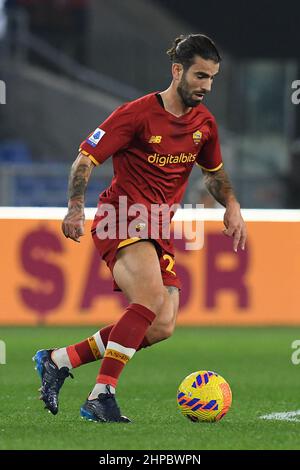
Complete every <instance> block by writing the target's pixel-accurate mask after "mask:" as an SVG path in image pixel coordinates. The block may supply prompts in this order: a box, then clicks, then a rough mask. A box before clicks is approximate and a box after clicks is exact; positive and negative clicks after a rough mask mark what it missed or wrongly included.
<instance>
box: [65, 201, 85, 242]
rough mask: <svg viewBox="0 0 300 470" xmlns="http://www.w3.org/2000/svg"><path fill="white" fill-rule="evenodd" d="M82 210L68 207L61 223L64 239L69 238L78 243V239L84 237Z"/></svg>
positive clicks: (81, 208)
mask: <svg viewBox="0 0 300 470" xmlns="http://www.w3.org/2000/svg"><path fill="white" fill-rule="evenodd" d="M84 221H85V216H84V208H83V207H78V206H73V207H69V210H68V213H67V215H66V216H65V218H64V220H63V222H62V231H63V233H64V236H65V237H66V238H71V239H72V240H74V242H78V243H80V240H79V238H80V237H82V236H83V235H84Z"/></svg>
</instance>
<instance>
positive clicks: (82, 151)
mask: <svg viewBox="0 0 300 470" xmlns="http://www.w3.org/2000/svg"><path fill="white" fill-rule="evenodd" d="M79 152H80V153H82V155H84V156H85V157H89V159H90V160H92V162H93V163H94V165H96V166H98V165H100V163H99V162H97V160H96V159H95V157H93V155H91V154H90V153H89V152H86V151H85V150H81V149H79Z"/></svg>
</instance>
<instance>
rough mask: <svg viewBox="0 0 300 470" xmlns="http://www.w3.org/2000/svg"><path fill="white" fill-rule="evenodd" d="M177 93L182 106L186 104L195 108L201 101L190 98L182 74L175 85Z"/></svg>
mask: <svg viewBox="0 0 300 470" xmlns="http://www.w3.org/2000/svg"><path fill="white" fill-rule="evenodd" d="M177 93H178V95H179V96H180V98H181V99H182V102H183V104H184V106H186V107H187V108H195V107H196V106H198V105H199V104H200V103H201V101H198V100H194V99H193V98H192V95H191V94H190V93H189V91H188V84H187V82H186V80H185V76H184V75H183V76H182V79H181V81H180V83H179V85H178V87H177Z"/></svg>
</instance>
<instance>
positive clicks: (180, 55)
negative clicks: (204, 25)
mask: <svg viewBox="0 0 300 470" xmlns="http://www.w3.org/2000/svg"><path fill="white" fill-rule="evenodd" d="M167 54H168V56H169V57H170V59H171V61H172V63H179V64H182V65H183V67H184V68H185V69H188V68H189V67H190V66H191V65H192V64H193V63H194V57H195V55H198V56H200V57H202V59H205V60H212V61H213V62H215V63H216V64H218V63H219V62H221V60H222V58H221V56H220V54H219V51H218V49H217V48H216V46H215V43H214V42H213V41H212V39H210V38H209V37H208V36H205V34H188V35H183V34H182V35H181V36H179V37H178V38H176V39H175V40H174V41H173V44H172V47H171V49H169V50H167Z"/></svg>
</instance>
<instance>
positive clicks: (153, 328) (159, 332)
mask: <svg viewBox="0 0 300 470" xmlns="http://www.w3.org/2000/svg"><path fill="white" fill-rule="evenodd" d="M165 289H166V291H167V292H168V295H167V296H166V297H165V302H164V304H163V306H162V308H161V310H160V312H159V313H158V315H157V316H156V317H155V320H154V321H153V323H152V324H151V325H150V326H149V328H148V330H147V332H146V335H145V340H144V341H145V343H146V342H147V343H148V345H149V346H151V345H152V344H156V343H158V342H160V341H163V340H165V339H168V338H169V337H170V336H171V335H172V334H173V332H174V329H175V326H176V319H177V313H178V308H179V289H178V288H177V287H175V286H166V287H165ZM144 347H145V346H144Z"/></svg>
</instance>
